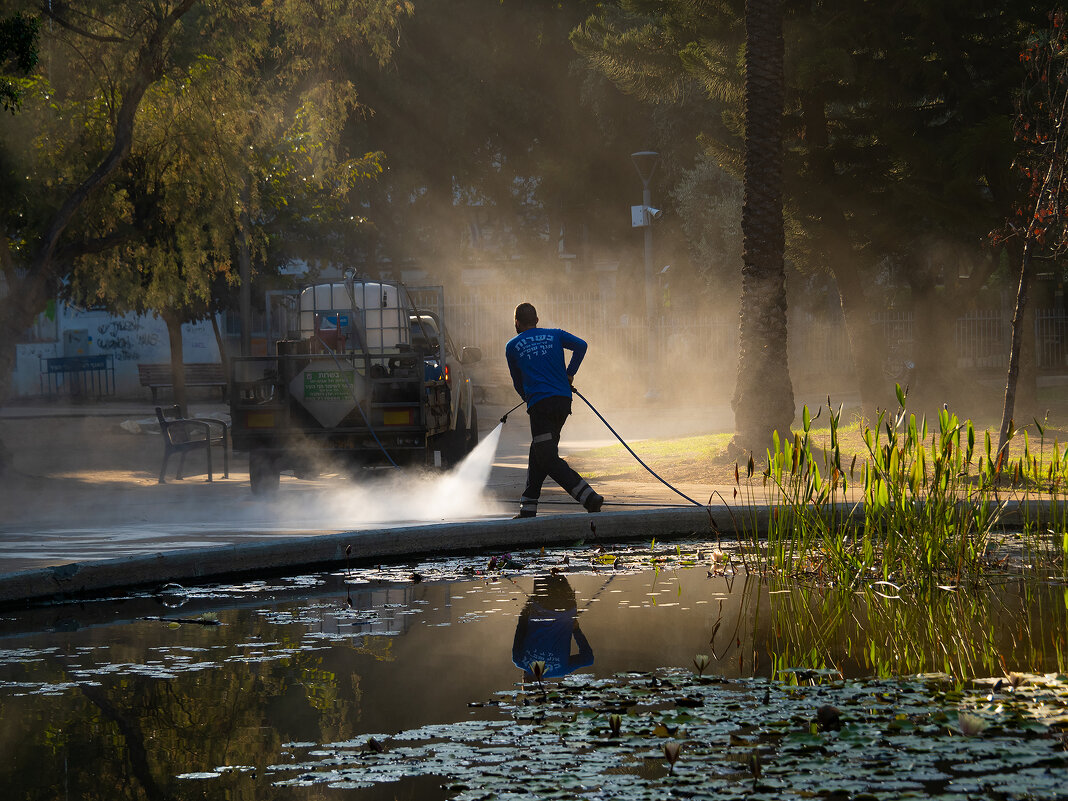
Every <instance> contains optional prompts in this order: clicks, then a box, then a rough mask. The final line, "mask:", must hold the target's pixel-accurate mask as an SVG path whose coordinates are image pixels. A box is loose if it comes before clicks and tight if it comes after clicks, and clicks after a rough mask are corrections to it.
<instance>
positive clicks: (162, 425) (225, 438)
mask: <svg viewBox="0 0 1068 801" xmlns="http://www.w3.org/2000/svg"><path fill="white" fill-rule="evenodd" d="M168 411H169V412H171V414H172V415H177V414H178V411H179V410H178V407H177V406H174V407H172V408H171V409H168ZM156 419H157V420H159V432H160V434H162V435H163V466H162V467H160V470H159V483H160V484H165V483H167V482H166V474H167V461H168V460H169V459H170V458H171V456H172V455H173V454H178V457H179V458H178V474H177V475H176V476H175V479H177V480H178V481H181V479H182V468H183V467H185V455H186V454H187V453H189V451H194V450H198V449H203V450H204V453H205V455H206V456H207V459H208V481H211V480H212V479H213V476H212V470H211V446H212V445H222V449H223V477H224V478H229V477H230V429H229V427H228V426H227V425H226V423H224V422H223V421H222V420H216V419H214V418H210V417H198V418H195V419H193V418H188V417H177V416H172V417H171V418H168V417H167V416H166V415H165V414H164V413H163V409H161V408H160V407H159V406H157V407H156Z"/></svg>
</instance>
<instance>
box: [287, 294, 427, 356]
mask: <svg viewBox="0 0 1068 801" xmlns="http://www.w3.org/2000/svg"><path fill="white" fill-rule="evenodd" d="M349 288H350V285H348V284H345V283H334V284H317V285H315V286H310V287H307V288H306V289H304V290H303V291H302V292H301V293H300V312H299V314H300V333H301V336H302V337H304V338H307V337H312V336H315V334H316V321H318V323H319V329H318V330H319V331H328V330H334V329H340V331H341V333H343V334H344V335H345V338H346V340H347V343H348V348H349V349H355V350H360V349H361V346H362V347H363V348H365V349H366V350H367V351H368V352H369V353H382V352H384V351H392V350H395V349H396V348H397V346H398V345H407V344H409V342H410V341H411V330H410V327H409V319H408V308H407V306H406V305H402V301H403V298H402V296H401V291H400V289H399V287H397V286H395V285H393V284H383V283H379V282H377V281H359V282H356V283H353V284H352V285H351V289H352V291H351V294H350V292H349Z"/></svg>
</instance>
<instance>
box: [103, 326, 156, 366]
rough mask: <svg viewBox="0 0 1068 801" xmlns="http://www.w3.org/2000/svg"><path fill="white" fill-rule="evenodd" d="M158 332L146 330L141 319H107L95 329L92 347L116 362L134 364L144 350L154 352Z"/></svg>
mask: <svg viewBox="0 0 1068 801" xmlns="http://www.w3.org/2000/svg"><path fill="white" fill-rule="evenodd" d="M159 344H160V332H159V331H151V330H146V329H145V327H144V326H143V325H142V320H141V319H129V318H118V319H115V318H113V319H109V320H106V321H105V322H103V323H101V324H100V325H98V326H97V327H96V336H95V337H93V345H94V346H96V349H97V350H99V351H100V352H101V353H110V354H111V355H112V356H113V357H114V358H115V361H117V362H136V361H140V360H141V354H142V353H143V352H144V351H145V350H146V349H148V350H150V351H153V352H155V351H156V349H157V348H158V346H159Z"/></svg>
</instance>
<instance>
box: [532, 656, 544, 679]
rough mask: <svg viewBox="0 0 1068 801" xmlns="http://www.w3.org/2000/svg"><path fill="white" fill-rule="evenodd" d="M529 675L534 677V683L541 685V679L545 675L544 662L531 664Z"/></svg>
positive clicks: (539, 661)
mask: <svg viewBox="0 0 1068 801" xmlns="http://www.w3.org/2000/svg"><path fill="white" fill-rule="evenodd" d="M530 675H532V676H533V677H534V681H536V682H538V684H541V677H542V676H544V675H545V661H544V660H542V659H539V660H538V661H537V662H531V663H530Z"/></svg>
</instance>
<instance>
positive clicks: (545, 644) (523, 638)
mask: <svg viewBox="0 0 1068 801" xmlns="http://www.w3.org/2000/svg"><path fill="white" fill-rule="evenodd" d="M578 619H579V609H578V601H577V599H576V598H575V591H574V590H573V589H572V588H571V584H570V583H568V580H567V579H566V578H564V577H563V576H554V575H549V576H542V577H540V578H536V579H534V590H533V591H532V592H531V594H530V595H529V596H528V597H527V602H526V605H524V607H523V611H522V612H520V613H519V620H518V622H517V623H516V627H515V638H514V639H513V640H512V664H513V665H515V666H516V667H517V668H519V669H520V670H522V671H523V673H524V680H526V681H530V680H531V679H532V678H533V677H534V674H533V671H532V670H531V667H530V665H531V663H532V662H544V663H545V669H544V671H543V672H542V676H543V677H544V678H546V679H556V678H560V677H562V676H566V675H568V674H569V673H574V672H575V671H576V670H578V669H580V668H584V667H589V666H590V665H592V664H593V648H591V647H590V643H589V640H587V639H586V635H585V634H583V633H582V629H581V628H579V620H578ZM572 640H574V641H575V645H577V646H578V652H577V653H571V641H572Z"/></svg>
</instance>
